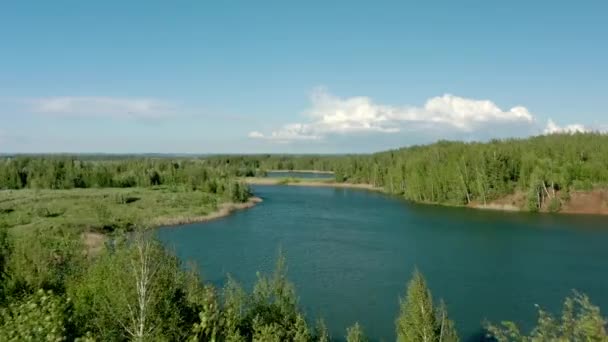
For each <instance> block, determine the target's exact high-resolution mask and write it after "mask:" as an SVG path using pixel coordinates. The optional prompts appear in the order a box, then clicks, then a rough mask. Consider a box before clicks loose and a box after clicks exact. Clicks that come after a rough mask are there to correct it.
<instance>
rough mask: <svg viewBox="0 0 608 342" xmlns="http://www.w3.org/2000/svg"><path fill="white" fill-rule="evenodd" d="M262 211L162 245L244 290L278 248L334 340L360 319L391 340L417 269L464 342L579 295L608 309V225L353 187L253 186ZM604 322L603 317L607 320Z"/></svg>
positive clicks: (164, 234)
mask: <svg viewBox="0 0 608 342" xmlns="http://www.w3.org/2000/svg"><path fill="white" fill-rule="evenodd" d="M253 190H254V192H255V194H256V196H259V197H262V198H263V199H264V202H263V203H261V204H259V205H258V206H256V207H254V208H252V209H248V210H244V211H239V212H236V213H234V214H233V215H231V216H228V217H226V218H223V219H220V220H217V221H212V222H208V223H203V224H191V225H186V226H181V227H168V228H162V229H160V230H159V231H158V234H159V237H160V239H161V240H162V241H164V242H165V243H166V244H167V245H168V246H170V247H173V248H174V249H175V251H176V253H177V254H178V255H179V256H180V257H182V258H183V259H191V260H194V261H196V262H197V263H198V265H200V267H201V272H202V274H203V277H204V278H205V280H206V281H210V282H212V283H214V284H216V285H222V284H223V282H224V281H225V275H226V274H227V273H230V274H232V275H233V276H234V277H236V278H237V279H238V280H240V281H241V282H242V283H243V284H244V285H245V286H246V287H248V288H249V287H251V286H252V284H253V282H254V281H255V273H256V271H263V272H270V271H271V270H272V269H273V266H274V261H275V257H276V254H277V250H278V248H279V246H281V247H282V249H283V250H284V251H285V252H286V256H287V261H288V265H289V277H290V279H291V280H292V281H293V282H294V283H295V284H296V288H297V291H298V295H299V297H300V303H301V304H302V306H303V307H304V308H305V310H306V311H307V313H308V315H309V317H310V318H314V317H318V316H323V317H324V318H325V320H326V322H327V323H328V325H329V327H330V329H331V332H332V334H333V335H335V336H336V337H341V336H344V329H345V327H346V326H349V325H351V324H352V323H353V322H355V321H359V322H360V323H361V324H362V325H363V326H364V328H365V330H366V332H367V333H368V335H369V336H370V337H371V338H372V339H373V340H385V341H391V340H394V320H395V317H396V315H397V312H398V297H399V296H401V295H403V293H404V289H405V285H406V283H407V281H408V280H409V278H410V275H411V273H412V271H413V269H414V267H418V268H419V269H420V271H421V272H422V273H423V274H424V275H425V276H426V278H427V281H428V283H429V286H430V288H431V290H432V292H433V295H434V297H435V298H436V299H439V298H443V299H444V300H445V301H446V303H447V305H448V309H449V312H450V315H451V316H452V318H453V319H454V320H455V322H456V325H457V328H458V330H459V332H460V334H461V336H462V337H463V339H464V340H465V341H466V340H471V341H472V340H474V336H475V335H476V334H478V333H480V331H481V323H482V321H483V320H484V319H489V320H491V321H495V322H497V321H501V320H505V319H509V320H515V321H516V322H520V323H523V324H524V327H526V328H529V327H530V325H531V323H533V322H534V321H535V319H536V310H535V308H534V304H539V305H541V306H542V307H545V308H547V309H550V310H559V309H560V308H561V304H562V301H563V298H564V297H565V296H567V295H569V294H571V290H572V289H577V290H580V291H582V292H585V293H587V294H588V295H589V296H590V297H591V300H592V301H593V302H594V303H595V304H598V305H600V306H601V307H602V308H604V310H608V248H607V246H608V218H607V217H600V216H565V215H548V214H525V213H504V212H492V211H481V210H473V209H463V208H446V207H440V206H428V205H417V204H412V203H408V202H406V201H403V200H400V199H397V198H394V197H391V196H387V195H384V194H380V193H374V192H368V191H364V190H353V189H333V188H307V187H289V186H255V187H254V188H253ZM605 313H606V312H604V314H605Z"/></svg>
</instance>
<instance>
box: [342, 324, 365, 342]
mask: <svg viewBox="0 0 608 342" xmlns="http://www.w3.org/2000/svg"><path fill="white" fill-rule="evenodd" d="M346 342H367V337H365V333H364V332H363V328H362V327H361V325H360V324H359V322H356V323H355V325H353V326H352V327H348V328H346Z"/></svg>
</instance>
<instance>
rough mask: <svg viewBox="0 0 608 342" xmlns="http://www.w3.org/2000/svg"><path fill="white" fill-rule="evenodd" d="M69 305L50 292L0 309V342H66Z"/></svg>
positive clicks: (40, 292)
mask: <svg viewBox="0 0 608 342" xmlns="http://www.w3.org/2000/svg"><path fill="white" fill-rule="evenodd" d="M70 309H71V306H70V302H69V301H67V300H65V299H64V298H62V297H60V296H57V295H55V294H54V293H53V292H52V291H44V290H38V291H37V292H36V293H34V294H33V295H29V296H27V297H26V298H24V299H23V300H19V301H13V302H11V303H10V304H9V305H8V307H6V308H2V309H0V341H49V342H59V341H65V340H66V339H67V338H68V337H69V336H70V332H71V330H72V329H70V326H71V324H70V322H69V317H70Z"/></svg>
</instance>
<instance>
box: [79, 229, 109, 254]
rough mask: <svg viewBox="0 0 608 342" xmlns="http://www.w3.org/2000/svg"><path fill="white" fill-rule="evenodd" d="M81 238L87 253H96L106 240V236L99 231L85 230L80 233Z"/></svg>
mask: <svg viewBox="0 0 608 342" xmlns="http://www.w3.org/2000/svg"><path fill="white" fill-rule="evenodd" d="M82 240H83V243H84V246H85V248H86V251H87V255H89V256H95V255H98V254H99V253H100V252H101V250H102V249H103V246H104V244H105V242H106V237H105V236H104V235H103V234H101V233H95V232H85V233H82Z"/></svg>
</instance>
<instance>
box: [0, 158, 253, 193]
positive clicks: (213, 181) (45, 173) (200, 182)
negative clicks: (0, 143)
mask: <svg viewBox="0 0 608 342" xmlns="http://www.w3.org/2000/svg"><path fill="white" fill-rule="evenodd" d="M150 186H169V187H179V188H181V189H185V190H192V191H205V192H209V193H214V194H220V195H225V196H227V197H230V198H231V199H232V200H234V201H239V202H242V201H245V200H247V198H248V197H249V188H248V187H247V186H246V185H245V184H243V183H241V182H239V181H238V180H237V179H235V177H234V172H232V171H231V170H230V169H229V168H218V167H212V166H209V165H208V163H206V162H205V161H204V160H197V159H193V160H190V159H176V160H173V159H164V158H155V159H151V158H131V159H119V160H96V159H93V160H88V159H79V157H77V156H74V157H69V156H40V157H27V156H17V157H6V158H3V159H0V190H1V189H26V188H29V189H72V188H112V187H116V188H131V187H150Z"/></svg>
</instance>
